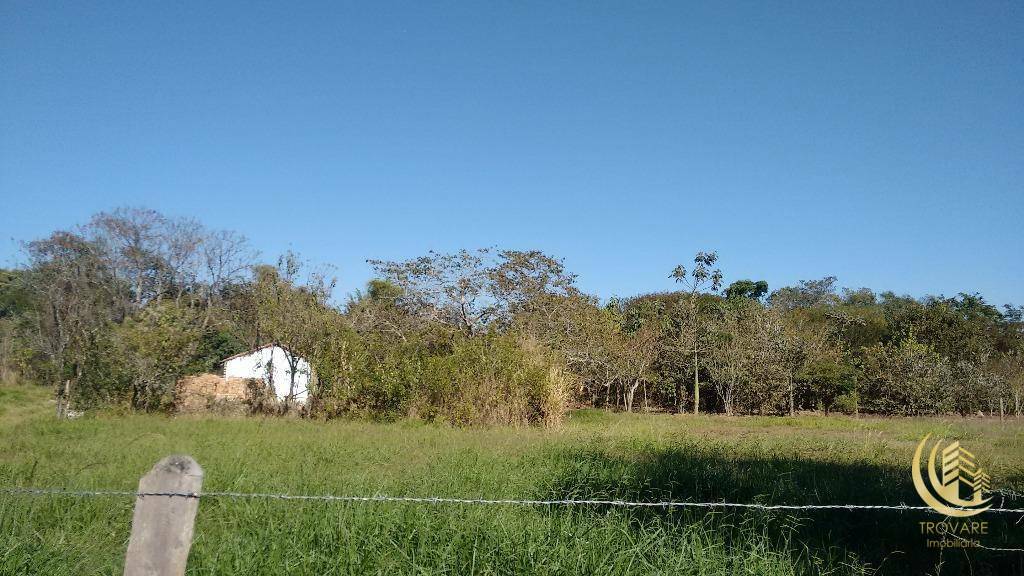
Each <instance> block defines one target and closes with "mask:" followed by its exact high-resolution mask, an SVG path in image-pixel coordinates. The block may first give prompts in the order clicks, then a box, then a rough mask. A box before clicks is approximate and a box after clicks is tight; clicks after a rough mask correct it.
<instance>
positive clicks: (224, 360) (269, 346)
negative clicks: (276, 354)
mask: <svg viewBox="0 0 1024 576" xmlns="http://www.w3.org/2000/svg"><path fill="white" fill-rule="evenodd" d="M275 347H276V348H280V349H282V350H284V351H286V352H288V353H291V350H289V349H288V347H286V346H281V345H280V344H274V343H273V342H271V343H269V344H264V345H262V346H257V347H256V348H253V349H252V350H247V351H245V352H239V353H238V354H235V355H232V356H228V357H227V358H225V359H223V360H221V363H224V362H227V361H228V360H234V359H235V358H241V357H242V356H248V355H250V354H254V353H256V352H259V351H260V350H263V349H265V348H275Z"/></svg>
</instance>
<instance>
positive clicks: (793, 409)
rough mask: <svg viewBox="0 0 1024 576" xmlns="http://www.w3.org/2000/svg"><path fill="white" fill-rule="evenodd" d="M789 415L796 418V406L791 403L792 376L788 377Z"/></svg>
mask: <svg viewBox="0 0 1024 576" xmlns="http://www.w3.org/2000/svg"><path fill="white" fill-rule="evenodd" d="M789 415H790V416H796V406H795V404H794V402H793V376H792V375H791V376H790V377H789Z"/></svg>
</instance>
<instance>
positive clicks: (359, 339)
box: [0, 209, 1024, 424]
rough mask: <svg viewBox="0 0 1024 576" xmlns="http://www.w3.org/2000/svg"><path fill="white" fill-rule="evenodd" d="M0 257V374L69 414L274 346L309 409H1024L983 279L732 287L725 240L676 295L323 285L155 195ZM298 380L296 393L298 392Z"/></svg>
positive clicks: (499, 258) (388, 412)
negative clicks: (303, 365)
mask: <svg viewBox="0 0 1024 576" xmlns="http://www.w3.org/2000/svg"><path fill="white" fill-rule="evenodd" d="M25 254H26V262H25V265H24V266H23V267H20V268H18V269H15V270H8V271H0V378H2V379H3V380H14V379H23V380H26V381H30V382H37V383H41V384H47V385H51V386H53V387H54V390H55V394H56V397H57V400H58V402H57V406H58V408H57V409H58V413H60V414H64V413H66V412H67V411H68V410H70V409H74V410H83V409H88V408H93V407H99V406H121V407H126V408H131V409H135V410H169V409H171V408H172V407H173V402H174V391H175V384H176V382H178V380H179V379H180V378H182V377H183V376H185V375H188V374H194V373H200V372H209V371H215V370H217V369H218V368H219V366H218V363H219V362H220V360H222V359H223V358H225V357H227V356H229V355H231V354H234V353H237V352H241V351H244V350H247V349H250V348H253V347H255V346H257V345H261V344H265V343H276V344H279V345H281V346H284V347H285V348H287V349H288V350H290V351H292V352H293V353H294V354H296V355H298V356H302V357H304V358H306V359H307V360H309V362H310V363H311V364H312V366H313V368H314V371H315V378H314V383H313V385H312V387H311V390H310V400H309V401H308V402H307V403H306V404H305V405H304V406H301V407H300V406H296V405H293V403H291V402H287V401H286V402H285V403H283V404H282V406H281V409H283V410H288V409H295V410H300V411H301V412H302V413H303V414H304V415H306V416H309V417H322V418H332V417H339V416H348V415H365V416H370V417H375V418H400V417H407V416H413V417H418V418H423V419H427V420H437V421H446V422H451V423H456V424H479V423H528V422H545V423H554V422H557V421H559V420H560V419H561V418H562V416H563V415H564V413H565V411H566V409H567V408H568V407H569V406H572V405H582V406H596V407H606V408H614V409H621V410H627V411H633V410H661V411H693V412H699V411H710V412H723V413H726V414H785V413H794V412H796V411H799V410H823V411H825V412H830V411H841V412H845V413H856V412H870V413H877V414H898V415H920V414H940V413H943V414H944V413H959V414H963V415H969V414H976V413H978V412H983V413H988V414H1000V415H1003V414H1011V415H1015V416H1018V417H1019V416H1020V414H1021V410H1022V406H1021V403H1022V402H1021V400H1022V398H1021V393H1022V391H1024V318H1022V315H1024V308H1021V307H1013V306H1009V305H1007V306H1005V307H1004V308H1003V309H1002V310H1000V309H997V308H996V307H994V306H992V305H991V304H988V303H987V302H985V301H984V300H983V299H982V298H981V296H979V295H977V294H960V295H958V296H956V297H953V298H946V297H926V298H921V299H916V298H910V297H907V296H897V295H896V294H893V293H889V292H886V293H880V294H879V293H875V292H873V291H871V290H868V289H859V290H848V289H844V290H842V291H840V290H838V288H837V286H836V279H835V278H832V277H829V278H824V279H821V280H815V281H805V282H801V283H800V284H799V285H797V286H791V287H784V288H780V289H778V290H775V291H774V292H770V291H769V287H768V285H767V284H766V283H765V282H763V281H753V280H738V281H735V282H732V283H731V284H729V285H723V275H722V273H721V271H720V270H719V269H718V268H717V264H718V262H717V256H716V255H715V254H714V253H699V254H697V255H696V257H695V258H694V260H693V263H692V265H690V264H689V263H687V265H683V266H678V267H676V268H675V269H674V270H672V271H671V274H670V276H671V277H672V278H673V279H674V280H675V281H676V282H677V283H678V287H679V289H678V290H676V291H672V292H664V293H656V294H645V295H641V296H636V297H633V298H626V299H612V300H611V301H609V302H607V303H603V304H602V303H601V302H599V300H598V299H597V298H595V297H593V296H590V295H587V294H584V293H582V292H581V291H580V290H579V289H578V287H577V286H576V282H575V276H574V275H572V274H571V273H569V272H567V271H566V270H565V269H564V267H563V265H562V262H561V261H560V260H558V259H556V258H553V257H551V256H549V255H546V254H544V253H541V252H537V251H514V250H495V249H482V250H476V251H460V252H458V253H454V254H438V253H433V252H431V253H429V254H427V255H424V256H422V257H419V258H415V259H412V260H408V261H397V262H391V261H376V260H374V261H370V263H371V265H372V266H373V268H374V269H375V271H376V279H374V280H372V281H371V282H369V283H368V285H367V287H366V289H365V290H364V291H361V292H359V293H357V294H354V295H352V296H350V297H349V299H348V301H347V302H346V303H345V304H344V305H341V306H338V305H336V304H335V303H334V300H333V299H332V291H333V288H334V282H333V279H332V278H331V277H330V275H329V274H327V273H325V271H322V270H315V269H313V270H310V269H309V268H308V267H307V266H305V265H304V264H303V263H302V262H301V261H300V259H299V258H298V257H297V256H295V255H294V254H286V255H284V256H283V257H281V258H279V259H278V260H277V262H276V263H275V264H273V265H268V264H260V263H259V261H258V255H257V253H256V251H255V250H253V249H252V247H251V246H250V245H249V243H248V242H247V241H246V239H245V238H244V237H243V236H241V235H239V234H236V233H233V232H227V231H214V230H208V229H206V228H204V227H203V226H202V225H200V224H199V223H198V222H196V221H194V220H191V219H175V218H168V217H166V216H163V215H161V214H159V213H157V212H154V211H152V210H145V209H120V210H116V211H114V212H110V213H100V214H97V215H96V216H94V217H93V218H92V219H91V220H90V222H89V223H87V224H86V225H84V226H82V227H80V228H78V229H76V230H74V231H59V232H54V233H53V234H51V235H50V236H48V237H46V238H42V239H39V240H35V241H32V242H29V243H27V244H26V245H25ZM293 392H294V391H293Z"/></svg>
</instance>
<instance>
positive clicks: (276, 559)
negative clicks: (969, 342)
mask: <svg viewBox="0 0 1024 576" xmlns="http://www.w3.org/2000/svg"><path fill="white" fill-rule="evenodd" d="M48 398H49V396H48V394H47V393H46V391H43V390H39V389H34V388H11V387H8V388H0V485H2V486H29V485H31V486H46V487H63V488H69V489H70V488H77V489H91V488H105V489H123V490H133V489H134V488H135V487H136V484H137V482H138V479H139V477H140V476H141V475H142V474H143V473H145V472H146V471H147V470H148V469H149V468H150V467H151V466H152V465H153V463H154V462H156V461H157V460H158V459H160V458H161V457H163V456H165V455H167V454H171V453H186V454H191V455H192V456H194V457H195V458H196V459H197V460H198V461H199V462H200V464H201V465H202V466H203V467H204V469H205V471H206V480H205V486H204V488H205V489H207V490H211V491H214V490H217V491H220V490H225V491H244V492H248V491H259V492H289V493H295V494H324V493H333V494H358V495H368V494H378V493H380V494H389V495H409V496H447V497H467V498H472V497H484V498H549V497H559V498H560V497H577V498H629V499H640V500H655V499H677V500H692V501H714V500H728V501H733V502H764V503H792V504H811V503H815V504H817V503H861V504H876V503H886V504H899V503H901V502H905V503H908V504H913V505H919V504H920V501H919V499H918V498H917V496H916V495H915V493H914V491H913V487H912V485H911V482H910V474H909V470H910V468H909V463H910V459H911V455H912V453H913V449H914V446H915V444H916V442H917V441H918V440H919V439H920V438H921V437H922V436H923V435H924V434H926V433H928V432H933V433H936V434H939V435H941V436H944V437H946V438H958V439H960V440H961V441H963V442H964V444H965V445H966V446H968V447H969V448H970V449H972V451H973V452H974V453H975V454H976V456H977V457H978V459H979V461H980V463H981V464H982V466H984V467H985V468H986V469H987V470H988V471H989V472H990V474H991V475H992V477H993V484H994V486H996V487H1001V488H1009V489H1013V490H1016V491H1024V425H1022V423H1021V422H1014V421H1007V422H1002V423H1001V422H999V421H992V420H985V421H982V420H961V419H954V418H950V419H898V420H897V419H891V420H882V419H869V418H864V419H854V418H846V417H828V418H825V417H816V416H806V417H798V418H769V417H766V418H757V417H741V418H727V417H722V416H700V417H694V416H669V415H626V414H609V413H604V412H597V411H580V412H576V413H574V414H572V416H571V418H570V420H569V422H568V423H567V424H566V425H564V426H563V427H562V428H560V429H557V430H543V429H510V428H495V429H484V430H465V429H453V428H445V427H438V426H430V425H424V424H420V423H415V422H402V423H395V424H375V423H368V422H347V421H336V422H328V423H323V422H308V421H300V420H274V419H214V418H169V417H164V416H140V415H128V416H124V415H113V414H110V415H102V416H97V417H86V418H82V419H79V420H75V421H70V422H58V421H55V420H54V419H53V417H52V404H50V403H48ZM132 504H133V502H132V501H131V499H130V498H118V497H103V498H72V497H29V496H21V495H15V496H12V495H0V572H2V573H3V574H116V573H120V571H121V560H122V556H123V553H124V550H125V547H126V542H127V538H128V533H129V530H130V523H131V512H132ZM1007 505H1008V507H1011V506H1012V507H1015V508H1019V507H1024V500H1015V501H1012V500H1008V501H1007ZM983 516H985V515H983ZM939 519H941V518H940V517H938V516H935V515H929V514H924V513H917V512H894V511H878V512H863V511H862V512H847V511H827V512H815V513H799V514H793V513H782V512H763V511H762V512H758V511H749V512H728V511H720V510H719V511H710V512H709V511H692V510H688V511H678V510H677V511H671V512H670V511H663V510H634V509H621V508H615V509H603V508H566V507H557V506H551V507H537V508H525V507H512V506H473V505H437V504H433V505H431V504H390V503H372V504H370V503H335V502H304V503H300V502H295V501H272V500H271V501H264V500H245V501H240V500H227V499H205V500H203V501H202V502H201V504H200V508H199V518H198V521H197V526H196V539H195V544H194V547H193V549H192V555H191V557H190V565H189V573H190V574H241V573H247V574H283V573H291V574H394V573H403V574H524V573H528V574H634V573H635V574H730V575H731V574H861V573H875V572H878V573H890V574H905V573H915V574H923V573H928V574H936V573H941V574H959V573H974V574H1024V568H1022V562H1024V555H1022V554H1020V553H1012V552H990V551H985V550H971V551H963V550H946V551H945V552H940V551H939V550H936V549H934V548H932V549H929V548H927V547H926V546H925V537H924V536H922V535H921V534H920V531H919V527H918V524H917V523H918V522H919V521H922V520H932V521H935V520H939ZM984 519H987V520H989V521H990V526H991V528H990V530H991V532H992V534H991V535H990V536H988V537H987V538H985V539H984V541H983V543H984V544H986V545H988V546H1000V547H1024V521H1021V522H1020V523H1017V522H1018V520H1019V519H1018V518H1016V517H1012V518H1005V517H1004V518H1000V517H998V516H996V515H994V514H993V515H989V516H988V517H986V518H984ZM969 571H970V572H969Z"/></svg>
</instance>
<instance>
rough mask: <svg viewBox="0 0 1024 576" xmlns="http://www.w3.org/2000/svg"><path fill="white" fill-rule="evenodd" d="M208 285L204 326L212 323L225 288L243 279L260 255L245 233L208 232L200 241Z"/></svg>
mask: <svg viewBox="0 0 1024 576" xmlns="http://www.w3.org/2000/svg"><path fill="white" fill-rule="evenodd" d="M199 255H200V260H201V262H202V267H203V274H204V281H205V282H204V284H205V286H204V289H205V292H206V293H205V297H204V300H205V308H206V312H205V314H204V316H203V327H204V328H205V327H206V326H208V325H209V323H210V316H211V314H212V311H213V308H214V306H215V305H216V304H217V303H218V302H219V301H220V300H221V299H222V298H223V292H224V290H225V289H226V288H227V287H228V286H229V285H230V284H232V283H235V282H239V281H240V280H241V278H242V275H243V273H244V272H246V271H248V270H249V269H250V268H251V266H252V263H253V262H254V261H255V260H256V258H257V257H258V255H259V254H258V253H257V251H256V250H255V249H253V248H252V247H251V246H250V245H249V241H248V239H246V237H245V236H243V235H242V234H239V233H237V232H232V231H230V230H215V231H211V232H207V233H206V234H205V236H204V237H203V238H202V242H200V244H199Z"/></svg>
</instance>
